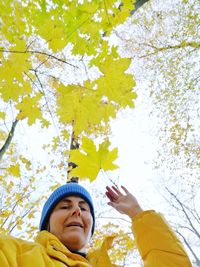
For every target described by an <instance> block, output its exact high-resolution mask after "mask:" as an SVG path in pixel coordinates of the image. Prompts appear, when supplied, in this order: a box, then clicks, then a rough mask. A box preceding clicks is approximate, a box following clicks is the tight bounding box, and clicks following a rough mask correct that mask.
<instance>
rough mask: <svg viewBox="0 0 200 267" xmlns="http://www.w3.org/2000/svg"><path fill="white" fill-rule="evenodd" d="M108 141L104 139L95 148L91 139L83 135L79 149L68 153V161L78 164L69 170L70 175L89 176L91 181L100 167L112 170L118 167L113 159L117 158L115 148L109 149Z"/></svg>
mask: <svg viewBox="0 0 200 267" xmlns="http://www.w3.org/2000/svg"><path fill="white" fill-rule="evenodd" d="M109 146H110V142H109V141H108V140H105V141H104V142H103V143H101V144H100V145H99V149H98V150H97V148H96V145H95V143H94V142H93V140H91V139H89V138H87V137H85V136H84V137H83V138H82V145H81V147H80V149H76V150H72V151H71V153H70V161H72V162H74V163H76V164H77V165H78V167H77V168H75V169H73V170H72V171H71V175H73V176H78V177H80V178H89V179H90V181H93V180H94V179H95V178H96V177H97V175H98V173H99V171H100V169H103V170H105V171H106V170H114V169H116V168H118V166H117V165H116V164H114V163H113V161H114V160H115V159H116V158H117V152H118V151H117V148H114V149H113V150H111V151H110V150H109Z"/></svg>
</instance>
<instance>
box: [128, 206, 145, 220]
mask: <svg viewBox="0 0 200 267" xmlns="http://www.w3.org/2000/svg"><path fill="white" fill-rule="evenodd" d="M143 211H144V210H143V209H142V208H141V207H140V206H136V207H134V209H131V210H130V211H129V212H128V214H127V215H128V216H129V217H130V218H131V219H133V218H134V217H135V216H136V215H138V214H139V213H142V212H143Z"/></svg>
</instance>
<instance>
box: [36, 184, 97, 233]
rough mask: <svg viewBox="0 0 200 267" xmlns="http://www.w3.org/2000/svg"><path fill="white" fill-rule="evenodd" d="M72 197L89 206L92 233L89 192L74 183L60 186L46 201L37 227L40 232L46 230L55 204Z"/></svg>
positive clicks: (93, 215) (91, 206) (91, 208)
mask: <svg viewBox="0 0 200 267" xmlns="http://www.w3.org/2000/svg"><path fill="white" fill-rule="evenodd" d="M72 195H75V196H79V197H81V198H83V199H84V200H85V201H86V202H87V203H88V204H89V207H90V211H91V214H92V218H93V225H92V234H93V233H94V227H95V214H94V205H93V201H92V198H91V196H90V194H89V192H88V191H87V190H86V189H85V188H84V187H82V186H81V185H79V184H78V183H74V182H70V183H66V184H65V185H62V186H61V187H58V188H57V189H56V190H55V191H54V192H53V193H52V194H51V195H50V197H49V198H48V199H47V201H46V203H45V204H44V207H43V210H42V215H41V219H40V226H39V229H40V231H42V230H47V225H48V222H49V218H50V215H51V212H52V211H53V209H54V207H55V206H56V204H58V202H59V201H60V200H61V199H63V198H64V197H67V196H72Z"/></svg>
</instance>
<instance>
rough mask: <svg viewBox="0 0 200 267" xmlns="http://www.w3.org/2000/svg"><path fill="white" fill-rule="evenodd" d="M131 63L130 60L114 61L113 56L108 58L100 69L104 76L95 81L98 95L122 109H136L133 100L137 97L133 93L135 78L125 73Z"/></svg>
mask: <svg viewBox="0 0 200 267" xmlns="http://www.w3.org/2000/svg"><path fill="white" fill-rule="evenodd" d="M130 63H131V60H130V59H125V58H123V59H122V58H120V59H115V60H113V57H112V56H108V57H107V58H106V59H105V61H104V62H103V63H102V64H101V65H100V67H99V68H100V71H101V72H102V73H103V76H101V77H100V78H99V79H97V80H96V81H95V83H96V84H97V85H98V93H99V94H101V95H106V96H107V97H108V99H109V100H112V101H115V102H116V103H117V104H119V105H120V106H121V107H126V106H129V107H134V103H133V99H135V98H136V97H137V95H136V93H135V92H133V87H134V86H135V81H134V80H133V76H132V75H131V74H126V73H125V71H126V70H127V69H128V67H129V65H130Z"/></svg>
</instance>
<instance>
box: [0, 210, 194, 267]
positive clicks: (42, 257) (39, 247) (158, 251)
mask: <svg viewBox="0 0 200 267" xmlns="http://www.w3.org/2000/svg"><path fill="white" fill-rule="evenodd" d="M133 233H134V236H135V240H136V244H137V246H138V249H139V251H140V254H141V256H142V259H143V261H144V266H145V267H192V265H191V263H190V261H189V259H188V256H187V254H186V252H185V250H184V248H183V246H182V245H181V243H180V241H179V240H178V239H177V237H176V236H175V234H174V233H173V232H172V230H171V228H170V227H169V226H168V224H167V223H166V221H165V219H164V218H163V217H162V216H161V215H159V214H157V213H156V212H154V211H145V212H142V213H140V214H139V215H137V216H136V217H135V218H134V221H133ZM66 266H67V267H89V266H90V264H89V262H88V260H87V259H85V258H84V257H82V256H80V255H78V254H74V253H71V252H70V251H69V250H68V249H67V248H66V247H65V246H64V245H63V244H62V243H61V242H60V241H59V240H58V239H57V238H56V237H55V236H54V235H52V234H51V233H49V232H47V231H42V232H40V233H39V234H38V236H37V237H36V239H35V242H27V241H24V240H22V239H17V238H13V237H8V236H3V237H1V238H0V267H66ZM101 267H111V266H101Z"/></svg>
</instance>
